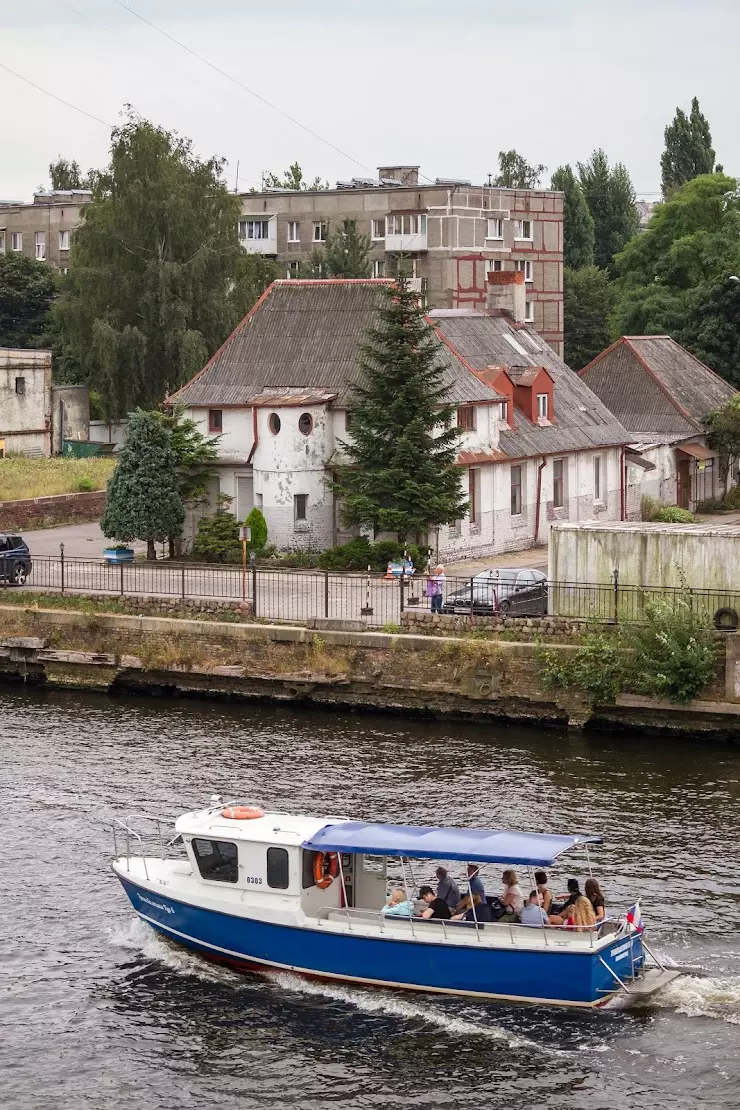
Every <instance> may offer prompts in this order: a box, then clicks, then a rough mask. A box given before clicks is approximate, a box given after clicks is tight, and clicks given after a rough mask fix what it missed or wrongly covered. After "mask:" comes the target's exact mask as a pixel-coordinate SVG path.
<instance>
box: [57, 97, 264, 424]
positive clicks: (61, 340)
mask: <svg viewBox="0 0 740 1110" xmlns="http://www.w3.org/2000/svg"><path fill="white" fill-rule="evenodd" d="M221 168H222V163H221V162H220V161H219V160H218V159H216V158H211V159H209V160H208V161H206V162H203V161H201V160H199V159H198V158H196V157H195V155H194V154H193V151H192V144H191V143H190V141H189V140H187V139H183V138H181V137H180V136H178V135H176V134H174V133H172V132H168V131H165V130H163V129H162V128H159V127H155V126H153V125H152V124H151V123H148V122H146V121H145V120H140V119H138V118H136V117H135V116H134V115H133V113H130V114H129V117H128V119H127V120H126V122H125V123H124V124H122V126H121V127H119V128H116V129H115V130H114V132H113V136H112V145H111V161H110V166H109V167H108V168H107V169H106V170H105V171H104V172H103V173H102V174H100V175H99V177H98V178H97V180H96V182H95V185H94V188H93V199H92V203H91V204H89V205H88V206H87V208H86V212H85V222H84V224H83V225H82V226H81V227H80V228H79V230H78V231H77V234H76V236H75V240H74V242H73V244H72V251H71V257H70V273H69V279H68V281H67V282H66V283H65V288H64V291H63V293H62V295H61V297H60V298H59V301H58V302H57V304H56V305H55V309H54V315H55V320H56V330H57V336H58V347H59V356H60V361H61V362H62V364H63V365H64V366H65V368H67V370H68V372H69V373H70V374H71V373H72V372H74V374H75V376H76V377H77V379H78V380H83V381H88V382H89V383H90V384H94V385H95V387H96V389H98V390H99V391H100V394H101V401H102V404H103V407H104V410H105V412H106V415H107V416H109V417H117V416H123V415H125V413H127V412H128V411H129V410H130V409H132V408H134V407H135V406H137V405H144V406H146V407H149V408H152V407H154V406H156V405H157V404H159V402H160V401H161V400H162V399H163V397H164V395H165V393H166V392H167V391H168V390H174V389H176V388H177V387H178V386H179V385H181V384H182V383H183V382H184V381H187V380H188V378H190V377H192V375H193V374H194V373H195V372H196V371H197V370H199V369H200V368H201V367H202V366H203V364H204V363H205V361H206V360H207V359H208V357H209V355H211V354H212V353H213V352H214V351H215V350H216V349H217V348H218V347H219V346H220V345H221V343H222V342H223V340H224V339H225V338H226V336H227V335H228V334H229V333H230V331H232V330H233V328H234V327H235V325H236V324H237V323H238V321H239V320H240V319H241V318H242V317H243V316H244V314H245V313H246V311H247V309H248V308H250V307H251V305H252V304H253V303H254V300H255V299H256V295H259V293H261V292H262V290H263V289H264V288H265V287H266V286H267V285H268V284H269V282H270V281H271V280H272V279H273V278H274V276H275V275H276V267H275V266H274V264H273V263H271V262H269V261H267V260H266V259H265V258H264V257H262V256H261V255H248V254H247V253H246V252H245V251H244V250H242V248H241V247H240V246H239V243H238V240H237V235H236V227H237V222H238V220H239V216H240V214H241V202H240V200H239V197H238V196H234V195H233V194H232V193H230V192H229V191H228V189H227V188H226V186H225V185H224V183H223V181H222V180H221Z"/></svg>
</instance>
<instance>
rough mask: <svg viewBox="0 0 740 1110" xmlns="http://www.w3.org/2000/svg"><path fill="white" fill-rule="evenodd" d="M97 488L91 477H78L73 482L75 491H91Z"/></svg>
mask: <svg viewBox="0 0 740 1110" xmlns="http://www.w3.org/2000/svg"><path fill="white" fill-rule="evenodd" d="M97 488H98V487H97V485H96V484H95V482H94V481H93V479H92V478H87V477H83V478H78V479H77V481H76V482H75V493H92V492H93V490H96V489H97Z"/></svg>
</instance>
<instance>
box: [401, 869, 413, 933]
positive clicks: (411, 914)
mask: <svg viewBox="0 0 740 1110" xmlns="http://www.w3.org/2000/svg"><path fill="white" fill-rule="evenodd" d="M398 858H399V859H400V861H401V874H402V875H403V889H404V890H405V891H406V901H407V902H408V903H409V905H411V899H410V898H409V884H408V883H407V881H406V864H405V862H404V858H403V856H399V857H398ZM409 921H410V922H411V936H412V937H414V938H416V933H415V932H414V915H413V913H410V914H409Z"/></svg>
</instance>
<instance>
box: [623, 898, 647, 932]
mask: <svg viewBox="0 0 740 1110" xmlns="http://www.w3.org/2000/svg"><path fill="white" fill-rule="evenodd" d="M624 916H625V919H626V921H627V922H628V924H630V925H633V926H634V928H635V929H636V930H637V932H638V933H641V932H642V930H643V924H642V913H641V912H640V903H639V902H635V904H634V906H630V908H629V909H628V910H627V912H626V914H625V915H624Z"/></svg>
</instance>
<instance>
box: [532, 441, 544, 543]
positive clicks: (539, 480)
mask: <svg viewBox="0 0 740 1110" xmlns="http://www.w3.org/2000/svg"><path fill="white" fill-rule="evenodd" d="M546 466H547V459H546V458H544V456H543V459H542V462H541V463H540V465H539V466H538V467H537V508H536V509H535V517H534V542H535V543H537V540H538V539H539V535H540V502H541V500H542V471H543V470H544V469H545V467H546Z"/></svg>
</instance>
